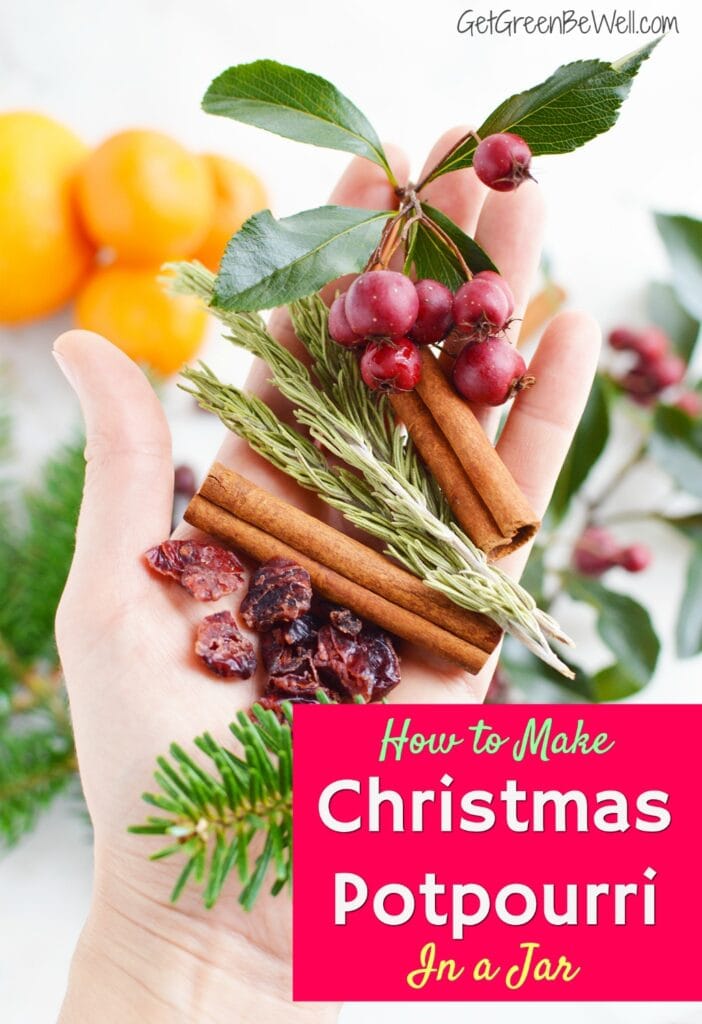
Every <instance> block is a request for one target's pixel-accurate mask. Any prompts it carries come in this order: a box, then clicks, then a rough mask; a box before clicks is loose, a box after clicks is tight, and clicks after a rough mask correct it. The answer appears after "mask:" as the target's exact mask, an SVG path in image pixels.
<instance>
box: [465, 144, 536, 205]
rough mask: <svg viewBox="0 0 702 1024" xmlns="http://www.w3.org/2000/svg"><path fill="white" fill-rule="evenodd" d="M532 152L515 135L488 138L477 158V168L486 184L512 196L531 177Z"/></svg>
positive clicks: (475, 166) (476, 170) (480, 147)
mask: <svg viewBox="0 0 702 1024" xmlns="http://www.w3.org/2000/svg"><path fill="white" fill-rule="evenodd" d="M530 164H531V150H530V149H529V147H528V146H527V144H526V142H525V141H524V139H522V138H521V137H520V136H519V135H513V134H512V132H500V133H499V134H497V135H488V137H487V138H486V139H483V140H482V142H480V143H479V144H478V148H477V149H476V151H475V153H474V155H473V168H474V170H475V173H476V174H477V175H478V177H479V178H480V180H481V181H482V182H483V184H485V185H488V186H489V187H490V188H494V189H496V190H497V191H498V192H512V191H513V190H514V189H515V188H518V187H519V185H521V183H522V182H523V181H525V180H526V179H527V178H530V177H531V174H530V173H529V166H530Z"/></svg>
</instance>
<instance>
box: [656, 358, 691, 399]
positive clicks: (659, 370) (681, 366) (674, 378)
mask: <svg viewBox="0 0 702 1024" xmlns="http://www.w3.org/2000/svg"><path fill="white" fill-rule="evenodd" d="M646 368H647V370H648V373H649V374H650V375H651V378H652V379H653V381H654V382H655V384H656V387H657V388H658V390H659V391H664V390H665V389H666V388H669V387H672V386H673V384H679V383H680V381H681V380H682V379H683V377H684V376H685V371H686V370H687V367H686V365H685V360H684V359H681V358H680V356H676V355H673V354H672V353H671V354H670V355H667V356H663V358H662V359H657V360H656V361H655V362H651V363H649V364H647V367H646Z"/></svg>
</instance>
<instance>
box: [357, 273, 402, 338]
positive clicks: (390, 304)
mask: <svg viewBox="0 0 702 1024" xmlns="http://www.w3.org/2000/svg"><path fill="white" fill-rule="evenodd" d="M345 310H346V317H347V319H348V322H349V324H350V326H351V329H352V331H354V333H355V334H358V335H360V336H362V337H364V338H365V337H390V338H398V337H401V336H402V335H404V334H407V333H408V332H409V331H411V330H412V328H413V327H414V324H415V321H416V319H417V313H418V312H419V298H418V297H417V289H416V288H415V287H414V284H413V283H412V281H410V279H409V278H408V277H405V275H404V274H400V273H398V272H397V271H395V270H369V271H367V272H366V273H365V274H360V275H359V276H358V277H357V278H356V280H355V281H354V282H353V284H352V285H351V287H350V288H349V290H348V292H347V293H346V304H345Z"/></svg>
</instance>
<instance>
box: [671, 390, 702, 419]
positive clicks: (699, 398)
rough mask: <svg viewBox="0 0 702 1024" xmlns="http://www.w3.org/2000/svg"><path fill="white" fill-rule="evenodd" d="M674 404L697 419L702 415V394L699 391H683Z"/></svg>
mask: <svg viewBox="0 0 702 1024" xmlns="http://www.w3.org/2000/svg"><path fill="white" fill-rule="evenodd" d="M673 404H674V405H675V408H676V409H681V410H682V412H684V413H687V415H688V416H691V417H692V418H693V419H695V420H696V419H698V417H700V416H702V395H700V394H699V393H698V392H697V391H683V393H682V394H681V395H680V397H679V398H678V399H677V400H676V401H675V402H674V403H673Z"/></svg>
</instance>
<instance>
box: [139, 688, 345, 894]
mask: <svg viewBox="0 0 702 1024" xmlns="http://www.w3.org/2000/svg"><path fill="white" fill-rule="evenodd" d="M318 700H319V701H320V703H328V700H326V699H324V695H323V694H321V693H320V694H319V695H318ZM281 707H282V709H283V712H284V714H285V720H284V721H282V722H281V721H279V719H278V718H277V717H276V715H275V714H274V712H273V711H270V710H264V709H263V708H261V707H260V705H256V704H255V705H254V707H253V715H254V716H255V717H254V718H253V720H252V719H250V718H248V717H247V716H246V714H244V712H243V711H240V712H239V714H238V715H237V719H236V721H235V722H233V723H232V724H231V725H230V726H229V728H230V729H231V731H232V733H233V735H234V737H235V739H236V740H237V741H238V743H239V745H240V747H241V750H242V753H241V755H237V754H234V753H232V752H231V751H230V750H228V749H227V748H226V747H223V746H221V745H220V744H218V743H217V742H216V741H215V740H214V739H213V738H212V736H210V735H209V734H208V733H205V734H204V735H203V736H200V737H198V738H197V739H196V740H195V744H196V746H197V747H198V749H199V750H200V752H201V753H202V754H204V755H205V757H206V758H207V759H208V761H209V762H210V764H209V767H208V770H206V769H205V768H203V767H202V766H201V765H200V764H199V763H197V762H196V761H194V760H193V758H191V757H190V756H189V755H188V754H187V753H186V752H185V751H184V750H183V749H182V748H181V747H179V746H178V745H177V744H173V745H172V746H171V748H170V759H168V758H165V757H160V758H159V759H158V771H157V772H156V773H155V776H154V777H155V779H156V782H157V783H158V786H159V790H160V792H158V793H155V794H154V793H145V794H144V797H143V799H144V800H145V801H146V802H147V803H149V804H151V805H152V806H153V807H156V808H158V809H159V810H160V811H162V812H165V814H166V815H167V816H166V817H164V816H163V815H160V816H151V817H149V818H147V821H146V823H145V824H144V825H133V826H132V827H131V828H130V830H129V831H130V832H134V833H137V834H141V835H161V836H166V837H168V839H169V840H171V842H169V844H168V845H167V846H165V847H164V848H163V849H162V850H159V851H158V852H157V853H155V854H153V855H152V860H155V859H161V858H163V857H170V856H173V855H175V854H182V855H184V856H185V858H186V860H185V865H184V866H183V868H182V870H181V873H180V875H179V877H178V880H177V882H176V884H175V887H174V889H173V892H172V894H171V899H172V900H173V901H174V902H175V901H176V900H177V899H178V897H179V896H180V894H181V892H182V891H183V888H184V887H185V884H186V882H187V881H188V880H189V879H190V878H192V879H193V880H194V881H195V882H196V883H198V884H199V885H200V886H201V887H202V896H203V901H204V903H205V906H207V907H212V906H214V904H215V902H216V901H217V899H218V897H219V895H220V893H221V891H222V887H223V886H224V884H225V882H226V880H227V878H228V877H229V875H230V874H231V872H232V871H236V873H237V875H238V878H239V882H240V884H241V886H242V888H241V893H240V895H239V902H240V903H241V904H242V906H244V907H245V908H246V909H247V910H250V909H251V907H252V906H253V904H254V902H255V900H256V897H257V896H258V894H259V892H260V891H261V888H262V886H263V883H264V880H265V877H266V875H267V872H268V869H269V867H270V866H272V867H273V873H274V882H273V885H272V889H271V892H272V893H274V894H275V893H278V892H280V890H281V889H282V888H284V887H285V886H286V885H289V884H290V881H291V871H292V862H291V854H290V851H291V840H292V732H291V728H290V723H291V721H292V709H291V706H290V703H289V702H287V701H286V702H283V704H282V705H281ZM259 834H263V835H265V839H264V841H263V848H262V849H261V851H260V852H259V853H258V854H256V855H254V854H252V852H251V849H250V847H251V844H252V841H253V839H254V837H256V836H257V835H259Z"/></svg>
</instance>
